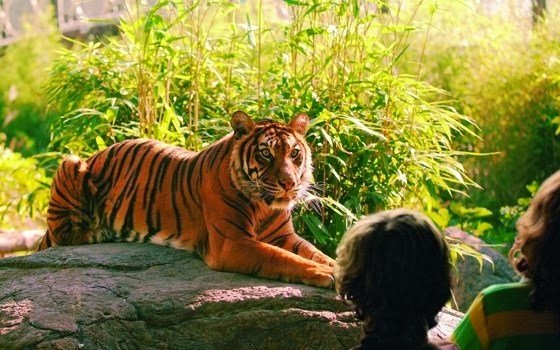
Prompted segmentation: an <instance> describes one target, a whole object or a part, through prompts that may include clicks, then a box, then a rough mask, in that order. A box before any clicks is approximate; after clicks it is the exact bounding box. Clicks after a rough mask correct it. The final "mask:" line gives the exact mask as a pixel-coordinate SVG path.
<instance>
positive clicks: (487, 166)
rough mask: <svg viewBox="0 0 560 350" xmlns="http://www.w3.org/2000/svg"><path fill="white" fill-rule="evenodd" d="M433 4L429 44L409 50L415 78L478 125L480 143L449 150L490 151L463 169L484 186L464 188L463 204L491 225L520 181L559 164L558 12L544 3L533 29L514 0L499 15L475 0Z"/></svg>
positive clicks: (521, 184) (521, 187)
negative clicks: (418, 60) (445, 95)
mask: <svg viewBox="0 0 560 350" xmlns="http://www.w3.org/2000/svg"><path fill="white" fill-rule="evenodd" d="M439 6H440V11H439V16H437V17H434V21H433V22H432V24H433V27H432V29H431V30H430V40H429V41H427V42H426V45H414V47H411V50H409V52H420V51H421V52H422V54H423V62H422V74H421V76H422V77H424V79H426V80H428V81H430V82H431V83H432V84H434V85H436V86H439V87H441V88H443V89H445V90H446V91H448V92H449V94H450V96H451V97H452V98H453V99H454V100H455V101H456V103H455V106H456V108H457V109H458V110H459V111H460V112H462V113H465V114H467V115H470V116H471V117H472V118H473V119H474V120H475V121H476V122H477V124H478V125H479V126H480V128H481V133H480V135H481V136H482V137H481V139H480V140H476V139H471V140H463V139H457V140H456V141H458V142H460V143H462V145H460V144H459V143H456V145H457V147H458V148H459V149H462V150H470V151H476V152H481V153H489V154H490V155H489V156H487V157H476V158H470V159H469V160H468V162H466V164H465V167H466V168H467V172H468V173H469V174H470V175H471V176H472V177H473V179H474V180H475V181H476V182H477V183H479V184H480V185H481V187H482V188H483V190H480V191H476V190H473V191H470V193H469V195H470V199H468V206H482V207H486V208H489V209H490V210H491V211H492V212H494V213H495V217H494V219H495V220H494V221H497V219H498V218H497V214H498V213H499V210H500V208H501V207H505V206H509V205H512V204H514V203H515V201H516V199H517V198H519V197H521V196H523V194H524V191H525V185H526V184H527V183H530V182H532V181H542V180H543V179H544V178H546V177H548V176H549V175H550V174H551V173H552V172H554V171H556V170H557V169H558V168H559V167H560V152H559V151H560V138H558V136H557V135H558V132H557V130H558V120H560V119H559V118H558V116H559V115H560V103H559V102H560V99H559V98H558V96H560V85H559V82H560V79H559V74H560V73H559V72H560V69H559V68H560V60H559V59H558V57H560V47H559V46H558V40H559V39H560V31H559V30H558V28H560V25H559V23H558V20H559V18H560V17H559V16H558V13H559V10H560V8H559V6H558V5H557V4H556V5H555V4H550V6H549V13H547V15H546V16H545V19H544V21H541V22H540V23H539V24H537V25H533V23H532V21H531V12H530V11H529V10H528V11H526V12H525V13H524V14H525V17H523V16H521V12H520V11H518V9H519V4H518V3H517V2H511V3H509V5H506V3H505V2H504V3H502V5H500V6H502V7H501V8H500V9H499V11H491V10H490V9H489V8H488V6H487V5H485V3H483V2H475V1H466V2H459V1H457V2H440V4H439ZM459 11H461V13H462V14H461V16H457V15H456V13H458V12H459ZM413 43H417V41H413ZM408 69H409V70H413V69H416V67H409V68H408Z"/></svg>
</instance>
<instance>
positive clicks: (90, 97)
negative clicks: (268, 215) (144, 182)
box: [0, 0, 560, 254]
mask: <svg viewBox="0 0 560 350" xmlns="http://www.w3.org/2000/svg"><path fill="white" fill-rule="evenodd" d="M479 4H480V2H472V3H471V2H465V1H456V2H455V1H450V2H445V6H442V5H441V4H440V2H438V1H435V0H434V1H417V2H404V1H381V0H379V1H359V0H354V1H332V0H325V1H318V0H310V1H288V0H287V1H285V2H283V3H278V2H275V3H273V2H267V1H264V0H262V1H253V2H247V3H244V4H236V3H232V2H230V1H198V2H191V1H186V0H185V1H180V0H173V1H171V0H168V1H159V2H158V3H157V5H156V6H154V7H151V8H148V7H145V6H144V5H142V4H141V3H140V2H137V3H135V4H134V5H135V6H132V7H130V12H129V13H128V14H127V16H125V18H124V20H123V22H122V23H121V25H120V35H118V36H116V37H107V38H103V39H102V40H97V41H94V42H86V43H79V42H74V43H73V45H71V47H70V48H64V49H60V44H59V42H58V41H56V40H42V39H41V38H40V37H39V38H37V37H30V38H27V39H24V40H21V41H20V42H19V43H18V44H17V45H14V46H13V47H9V48H8V49H7V50H6V52H5V53H4V55H3V56H0V67H5V66H6V65H5V64H3V62H16V61H18V62H27V63H22V67H29V68H26V69H22V71H23V72H24V73H21V74H22V75H21V76H22V77H29V79H27V80H28V81H29V84H28V85H29V86H38V88H37V91H38V95H37V96H36V98H35V99H33V101H34V102H33V103H31V105H32V106H33V108H34V109H32V111H33V112H32V113H30V115H29V116H28V117H25V118H24V117H23V114H22V117H21V118H22V119H21V120H32V119H33V118H34V119H33V120H36V124H30V123H27V124H26V125H40V127H33V128H30V129H33V131H34V132H37V133H38V134H36V135H31V131H29V132H27V133H26V134H23V130H25V128H24V127H21V126H20V127H18V126H17V125H16V124H13V123H14V122H13V121H10V120H8V119H9V115H10V114H9V113H8V112H6V108H7V107H5V106H8V105H9V106H11V107H10V108H14V110H22V111H23V110H24V108H19V109H18V108H16V107H15V105H14V104H13V100H11V97H10V96H13V95H10V91H13V88H12V86H14V83H13V81H18V82H19V81H23V80H22V79H21V78H20V77H19V76H16V77H14V78H13V79H12V80H11V81H12V82H11V83H10V82H9V81H6V83H4V84H0V96H1V97H2V98H3V102H0V107H1V108H0V110H2V108H4V109H3V110H2V113H0V115H2V117H1V118H3V119H2V120H3V123H4V126H3V127H2V130H3V132H5V133H6V134H8V141H7V142H8V144H9V146H10V148H12V149H14V150H17V151H19V152H22V153H23V154H25V155H29V154H31V153H33V154H36V153H42V155H41V156H40V157H39V158H37V159H38V160H39V162H37V160H32V161H31V163H30V164H31V165H27V166H31V167H33V169H28V170H27V171H28V172H29V173H37V174H40V175H37V176H38V179H37V180H32V178H33V177H30V178H29V181H35V182H34V185H33V186H31V187H30V188H31V190H30V189H29V188H20V189H19V190H18V193H20V195H19V196H18V195H12V196H10V197H9V198H7V199H6V198H4V197H1V198H0V201H1V202H0V206H3V207H5V208H20V209H21V208H27V209H29V208H34V209H35V211H34V212H33V213H32V216H33V217H34V218H38V219H39V220H40V218H41V216H40V215H36V213H39V214H40V213H41V211H42V210H44V204H45V202H46V198H48V182H49V180H48V177H49V176H51V175H52V172H53V170H54V168H55V166H56V160H58V159H60V156H61V154H63V153H75V154H79V155H81V156H88V155H89V154H91V153H92V152H95V151H97V150H98V149H102V148H104V147H106V146H107V145H109V144H112V143H114V142H117V141H120V140H122V139H125V138H131V137H137V136H146V137H152V138H157V139H160V140H164V141H166V142H169V143H173V144H179V145H182V146H185V147H188V148H191V149H201V148H203V147H205V146H207V145H208V144H210V143H212V142H213V141H214V140H216V139H217V138H219V137H221V136H223V135H225V134H226V133H228V132H229V131H230V128H229V118H230V115H231V113H232V112H233V111H235V110H237V109H243V110H245V111H247V112H248V113H249V114H251V115H252V116H254V117H255V118H257V119H259V118H265V117H267V118H273V119H276V120H284V121H287V120H289V119H290V118H291V117H292V116H293V115H294V114H295V113H296V112H299V111H306V112H307V113H308V114H309V115H311V116H312V117H313V123H312V127H311V129H310V131H309V133H308V141H309V143H310V144H311V146H312V148H313V149H314V162H315V167H316V170H315V189H316V191H315V194H316V195H315V200H314V201H312V202H310V203H307V205H306V206H303V207H302V208H301V209H299V210H298V211H297V212H296V213H295V214H296V226H297V227H298V229H299V230H300V232H303V233H304V234H305V235H306V236H307V237H308V238H310V239H311V240H313V241H314V242H315V243H317V244H319V245H320V246H321V247H322V248H323V249H325V250H327V251H329V252H330V253H332V252H333V251H334V247H335V246H336V244H337V242H338V240H339V239H340V236H341V234H342V233H343V232H344V231H345V229H346V228H347V227H348V225H350V224H351V223H352V222H353V221H354V220H355V219H356V218H357V217H359V216H362V215H365V214H368V213H371V212H374V211H376V210H379V209H386V208H391V207H397V206H413V207H417V208H421V209H423V210H424V211H425V212H427V213H428V214H429V215H431V217H432V218H433V219H434V220H435V221H436V222H437V223H438V224H439V225H440V226H442V227H445V226H449V225H460V226H461V227H462V228H463V229H465V230H468V231H471V232H474V233H475V234H478V235H482V236H483V237H484V238H485V239H486V240H488V241H490V242H493V243H502V242H508V241H510V240H511V238H512V237H513V233H514V226H513V225H514V222H515V220H516V218H517V217H518V215H519V214H520V213H521V212H522V211H523V210H524V209H525V208H526V205H527V203H528V200H529V198H530V197H531V191H529V190H528V189H527V186H529V185H531V184H533V185H531V186H529V188H530V189H531V190H534V187H535V186H537V185H536V184H538V183H540V181H542V180H543V179H544V177H546V176H548V175H549V174H550V173H552V172H553V171H554V170H556V169H558V165H559V163H560V162H559V159H558V154H557V151H556V150H557V147H558V136H557V135H556V129H557V128H558V124H560V123H559V121H560V119H559V118H558V108H559V106H558V103H559V98H558V96H560V95H559V94H558V82H559V81H560V79H559V77H560V75H559V72H560V70H559V69H558V62H559V61H558V57H559V56H558V51H559V50H560V49H559V48H558V46H557V45H555V44H554V43H557V42H558V39H559V36H560V33H558V31H557V29H556V28H559V26H558V23H555V21H554V19H555V18H559V17H558V16H547V17H546V19H545V20H543V21H542V22H541V23H539V24H537V25H536V26H535V27H533V25H532V23H530V22H529V23H528V24H527V23H526V22H523V20H521V19H519V18H518V19H517V20H516V21H503V18H502V17H497V16H496V14H492V13H491V12H488V9H486V8H483V7H478V6H479ZM515 6H516V4H515V3H512V4H511V6H509V7H508V6H505V7H504V9H513V8H515ZM550 11H555V10H554V8H551V9H550ZM457 13H461V15H457ZM501 14H503V13H501ZM508 15H511V14H508ZM520 28H524V30H520ZM519 33H524V35H521V36H520V35H519ZM33 40H36V41H39V42H41V44H43V45H46V46H48V48H43V49H42V50H43V51H44V52H46V53H49V52H55V51H56V54H53V55H52V56H49V55H45V56H42V55H39V56H34V55H29V54H28V53H27V51H25V50H26V49H24V48H22V49H20V51H19V53H18V51H17V50H18V47H25V45H31V46H33V47H35V46H34V45H35V44H33ZM30 52H31V51H30ZM10 55H11V56H10ZM20 56H21V57H20ZM23 56H25V57H23ZM43 59H45V60H46V62H48V63H44V62H42V61H41V60H43ZM25 60H27V61H25ZM36 62H42V63H41V64H36ZM39 66H40V67H45V66H48V67H49V76H48V81H47V82H46V85H43V83H44V80H43V79H42V78H41V77H42V76H44V75H42V74H43V73H42V72H41V73H39V72H35V71H34V70H33V67H39ZM10 74H11V73H10ZM26 84H27V83H26ZM43 87H44V88H43ZM18 91H19V90H18ZM22 101H23V100H22ZM45 101H46V102H45ZM47 102H48V108H47ZM22 103H23V102H22ZM20 113H23V112H20ZM6 120H8V121H6ZM477 125H478V126H477ZM10 128H13V130H14V131H10ZM47 129H48V130H49V132H48V133H47V132H45V130H47ZM27 135H31V136H27ZM12 140H16V141H12ZM21 140H29V141H25V142H24V141H21ZM47 141H48V142H47ZM47 144H48V146H47ZM3 152H6V150H5V149H3ZM46 152H48V153H46ZM498 152H499V153H498ZM479 153H490V155H487V156H483V157H481V156H474V155H475V154H479ZM1 162H2V160H0V164H1ZM22 167H24V165H22ZM0 169H1V167H0ZM44 174H46V175H44ZM471 178H472V179H473V180H471ZM477 183H478V184H480V185H481V186H478V185H476V184H477ZM2 186H8V187H9V190H10V191H12V187H13V186H12V185H10V184H9V183H7V184H4V183H3V184H2ZM3 191H6V192H7V191H8V189H3ZM29 191H35V192H33V193H35V194H36V195H34V196H33V198H31V199H34V200H32V201H29V199H30V198H28V197H26V195H27V194H28V193H30V192H29ZM41 192H44V193H43V194H41ZM10 193H13V191H12V192H10ZM465 194H468V195H470V197H467V196H465ZM22 203H27V205H23V204H22ZM16 204H17V205H16ZM27 209H25V210H27ZM10 210H11V209H10ZM455 248H456V249H457V251H458V252H460V253H461V252H462V253H467V254H468V253H469V251H464V250H461V249H462V247H461V246H455Z"/></svg>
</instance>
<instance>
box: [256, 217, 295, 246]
mask: <svg viewBox="0 0 560 350" xmlns="http://www.w3.org/2000/svg"><path fill="white" fill-rule="evenodd" d="M291 219H292V218H290V217H289V216H288V217H287V218H286V219H285V220H284V221H282V223H280V225H278V227H277V228H275V229H274V230H272V231H271V232H269V233H268V234H267V235H266V236H264V237H261V238H260V240H261V241H263V242H264V241H265V240H266V239H267V238H269V237H273V236H274V235H275V234H276V233H278V232H279V231H280V230H281V229H283V228H284V227H285V226H286V225H287V224H288V223H289V222H290V220H291ZM263 231H264V230H263Z"/></svg>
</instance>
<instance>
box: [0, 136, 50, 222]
mask: <svg viewBox="0 0 560 350" xmlns="http://www.w3.org/2000/svg"><path fill="white" fill-rule="evenodd" d="M0 136H1V137H3V139H4V140H2V142H1V143H0V178H2V181H1V182H0V228H18V227H22V228H28V227H29V225H30V222H29V221H31V220H32V219H37V218H40V217H41V216H40V215H39V214H40V213H44V212H45V210H46V207H47V204H48V199H49V190H48V186H49V182H50V179H48V178H47V177H46V176H45V172H44V170H42V169H41V168H39V167H38V164H37V163H38V162H37V161H36V160H35V159H33V158H24V157H22V155H21V154H20V153H14V152H12V151H11V150H10V149H8V148H6V147H5V145H4V141H5V136H4V135H2V134H0ZM35 224H37V223H35Z"/></svg>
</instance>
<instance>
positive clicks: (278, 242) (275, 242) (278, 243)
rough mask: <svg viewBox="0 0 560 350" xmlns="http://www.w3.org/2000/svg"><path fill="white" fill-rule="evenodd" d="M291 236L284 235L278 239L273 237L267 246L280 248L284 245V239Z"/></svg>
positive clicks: (288, 234)
mask: <svg viewBox="0 0 560 350" xmlns="http://www.w3.org/2000/svg"><path fill="white" fill-rule="evenodd" d="M290 235H291V233H286V234H283V235H280V236H278V237H275V238H274V239H273V240H272V241H270V242H268V243H269V244H272V245H275V246H278V247H281V246H283V245H284V243H285V242H286V239H287V238H288V237H289V236H290Z"/></svg>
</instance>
